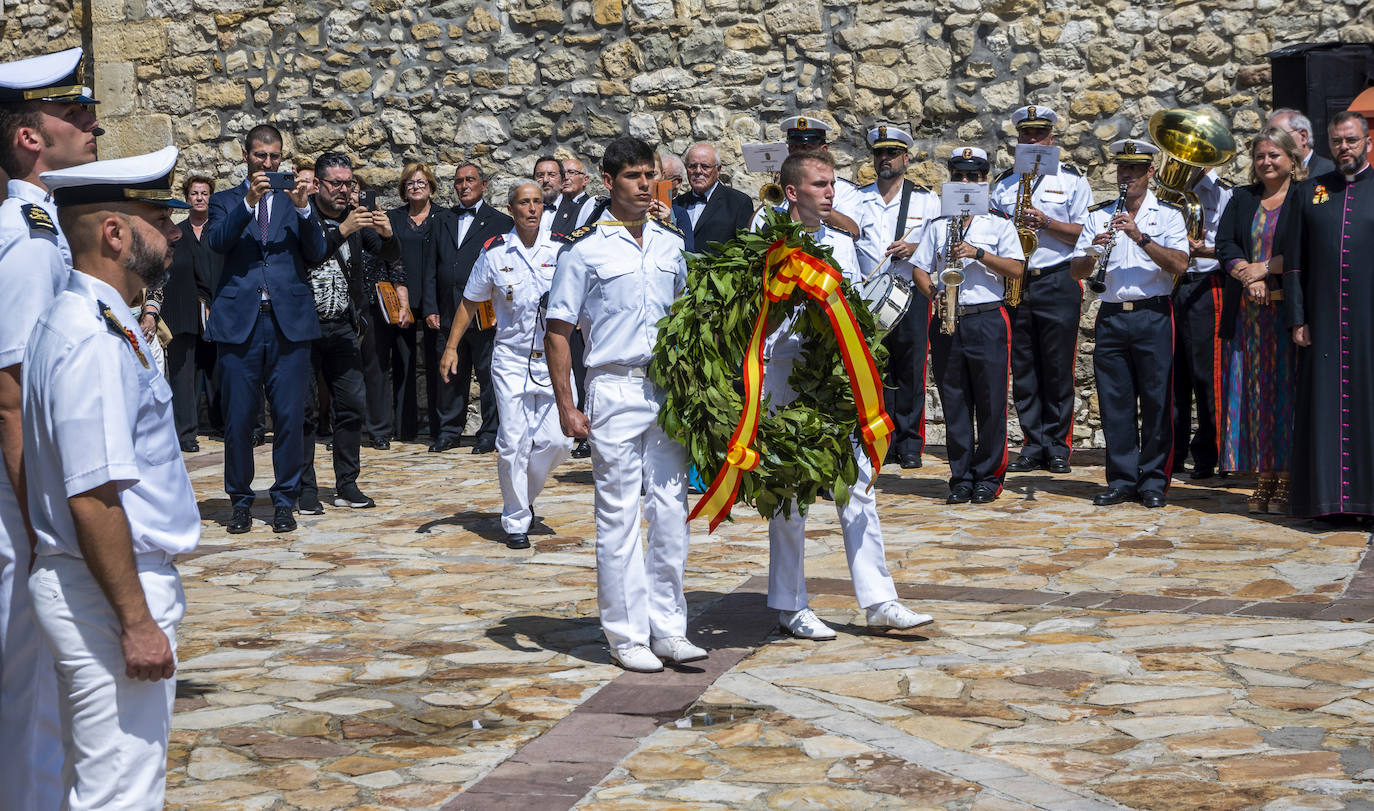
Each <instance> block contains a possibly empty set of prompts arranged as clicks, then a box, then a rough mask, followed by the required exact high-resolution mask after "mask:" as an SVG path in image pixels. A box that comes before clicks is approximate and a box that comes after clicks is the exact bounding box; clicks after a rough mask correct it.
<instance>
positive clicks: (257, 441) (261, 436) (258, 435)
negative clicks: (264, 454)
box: [253, 428, 267, 448]
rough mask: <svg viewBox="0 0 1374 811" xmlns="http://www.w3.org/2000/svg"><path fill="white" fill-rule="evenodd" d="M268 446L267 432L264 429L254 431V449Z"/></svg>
mask: <svg viewBox="0 0 1374 811" xmlns="http://www.w3.org/2000/svg"><path fill="white" fill-rule="evenodd" d="M266 444H267V431H265V430H263V429H262V428H254V429H253V447H255V448H257V447H260V446H262V445H266Z"/></svg>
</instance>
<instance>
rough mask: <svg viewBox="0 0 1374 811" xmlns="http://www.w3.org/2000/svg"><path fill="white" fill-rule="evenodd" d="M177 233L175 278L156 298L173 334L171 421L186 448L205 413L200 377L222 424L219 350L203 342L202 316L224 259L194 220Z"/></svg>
mask: <svg viewBox="0 0 1374 811" xmlns="http://www.w3.org/2000/svg"><path fill="white" fill-rule="evenodd" d="M177 227H178V228H180V229H181V239H180V240H178V241H177V244H176V249H175V252H174V253H173V254H172V267H171V275H170V276H169V277H168V279H167V284H166V285H164V286H163V288H162V290H161V291H160V295H158V296H156V298H157V299H158V300H159V301H160V305H161V308H160V309H159V311H158V316H159V317H160V318H161V319H162V320H163V321H164V322H165V323H166V324H167V329H168V330H170V331H171V333H172V342H171V343H169V344H168V345H167V349H166V355H167V377H168V380H169V381H170V382H171V384H172V420H173V422H174V423H175V424H176V429H177V438H178V439H180V440H181V441H182V442H183V443H185V442H192V441H194V440H195V438H196V423H197V421H198V419H199V411H200V409H199V406H200V386H198V385H197V384H196V377H197V373H198V372H199V373H201V374H203V375H204V376H205V380H206V387H207V389H208V392H209V395H210V411H211V415H210V419H211V422H212V423H213V424H214V425H215V426H216V427H218V426H219V425H220V423H221V420H220V417H219V414H218V408H219V405H218V403H217V402H216V400H217V399H218V398H217V397H216V396H215V395H216V389H217V388H218V387H217V386H216V385H215V384H214V381H213V372H214V368H215V345H214V344H213V343H210V342H209V341H202V340H201V337H200V333H201V329H202V325H201V322H200V319H201V315H200V312H201V302H202V301H207V302H208V301H209V300H210V298H211V296H212V293H211V292H210V291H212V290H214V289H215V288H216V287H217V286H218V285H219V274H220V268H221V266H222V265H223V264H224V257H223V256H221V255H219V254H217V253H215V252H214V251H212V250H210V247H209V246H208V245H206V244H205V243H204V242H202V241H201V240H199V239H196V232H195V230H194V229H193V228H191V222H190V220H186V221H183V222H182V223H181V224H180V225H179V226H177Z"/></svg>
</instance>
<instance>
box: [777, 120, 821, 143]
mask: <svg viewBox="0 0 1374 811" xmlns="http://www.w3.org/2000/svg"><path fill="white" fill-rule="evenodd" d="M780 126H781V127H782V130H783V133H784V134H786V136H787V143H789V144H823V143H825V138H826V135H825V134H826V133H827V132H830V125H829V124H827V123H825V122H824V121H822V120H820V119H819V118H811V117H810V116H805V115H794V116H791V117H789V118H784V119H783V120H782V124H781V125H780Z"/></svg>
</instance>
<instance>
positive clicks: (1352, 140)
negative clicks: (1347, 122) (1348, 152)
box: [1331, 135, 1369, 146]
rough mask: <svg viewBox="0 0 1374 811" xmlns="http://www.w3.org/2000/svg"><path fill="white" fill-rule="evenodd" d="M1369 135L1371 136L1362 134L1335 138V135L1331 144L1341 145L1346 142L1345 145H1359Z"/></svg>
mask: <svg viewBox="0 0 1374 811" xmlns="http://www.w3.org/2000/svg"><path fill="white" fill-rule="evenodd" d="M1367 137H1369V136H1367V135H1361V136H1358V137H1356V138H1335V137H1333V138H1332V139H1331V145H1332V146H1341V145H1342V144H1344V145H1345V146H1359V145H1360V142H1361V141H1363V140H1364V139H1365V138H1367Z"/></svg>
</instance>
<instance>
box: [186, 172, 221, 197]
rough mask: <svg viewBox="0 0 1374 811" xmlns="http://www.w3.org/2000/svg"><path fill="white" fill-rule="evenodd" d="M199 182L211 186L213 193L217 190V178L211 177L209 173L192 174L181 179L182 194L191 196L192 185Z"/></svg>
mask: <svg viewBox="0 0 1374 811" xmlns="http://www.w3.org/2000/svg"><path fill="white" fill-rule="evenodd" d="M197 183H203V184H205V185H206V186H209V187H210V193H211V194H213V193H214V191H215V179H214V178H212V177H210V176H209V175H191V176H189V177H187V178H186V179H185V180H183V181H181V196H182V197H190V196H191V187H192V186H194V185H196V184H197Z"/></svg>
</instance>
